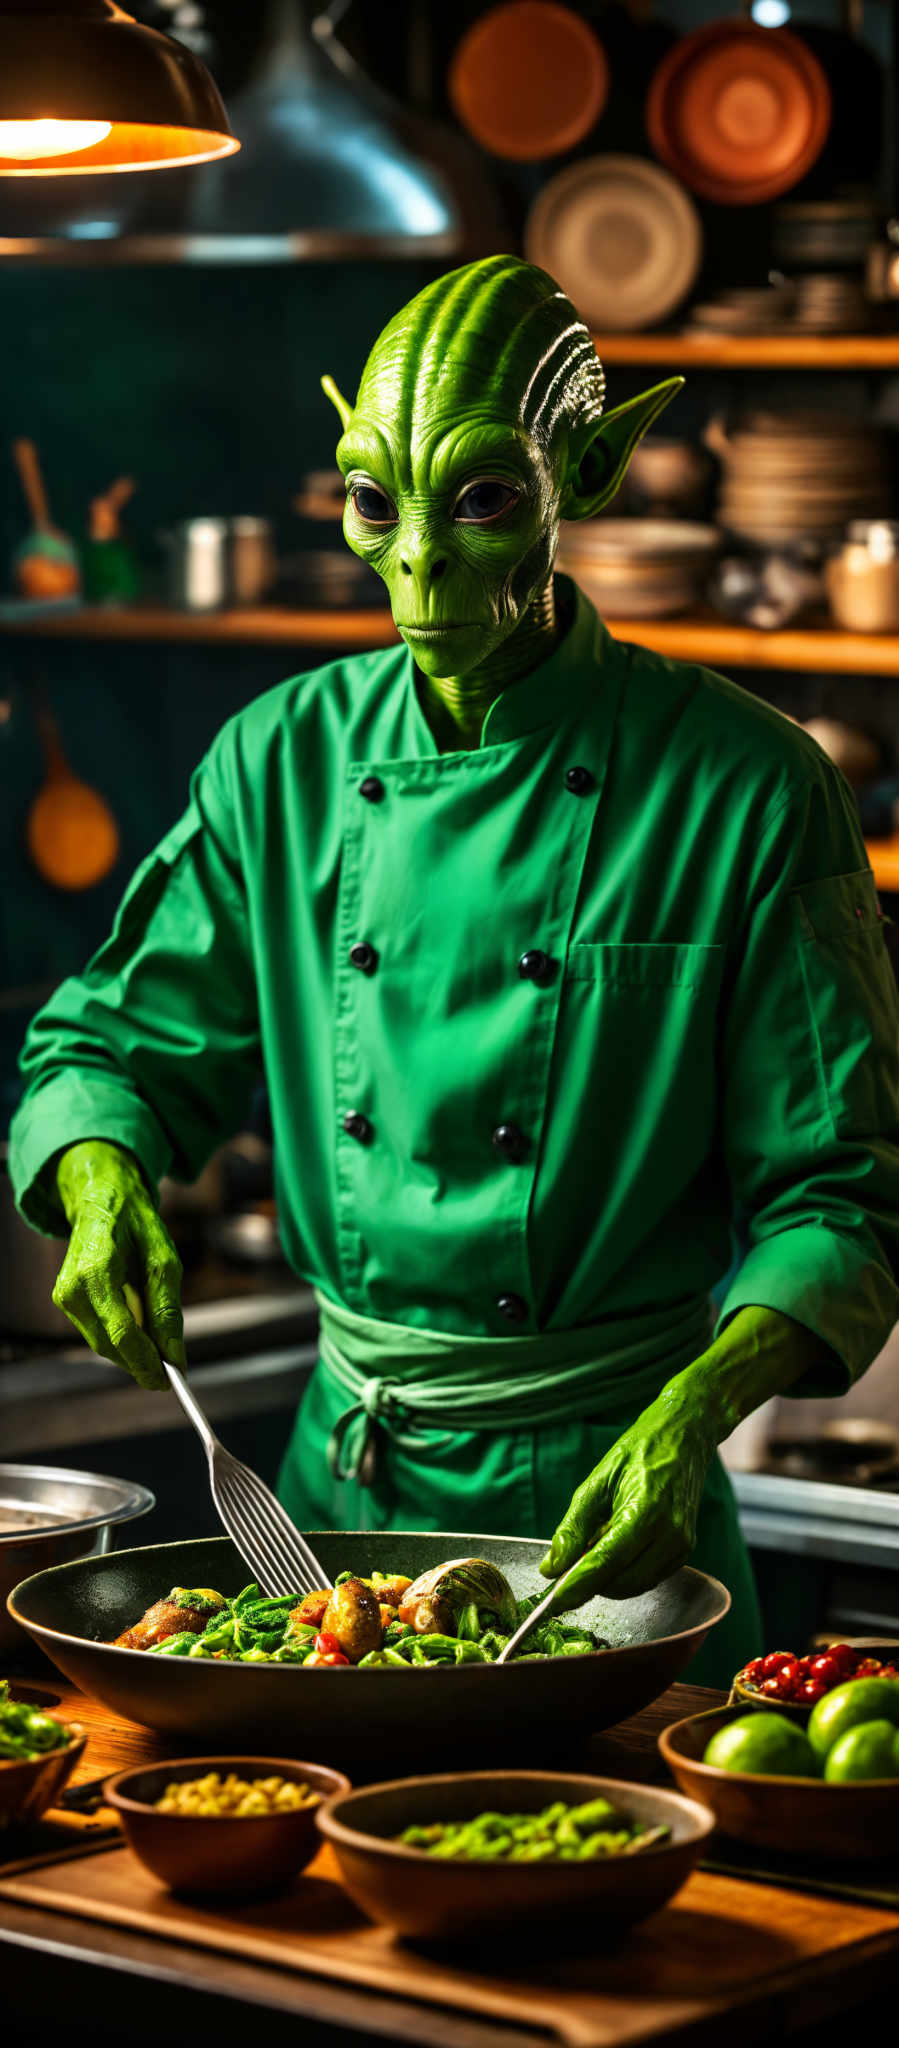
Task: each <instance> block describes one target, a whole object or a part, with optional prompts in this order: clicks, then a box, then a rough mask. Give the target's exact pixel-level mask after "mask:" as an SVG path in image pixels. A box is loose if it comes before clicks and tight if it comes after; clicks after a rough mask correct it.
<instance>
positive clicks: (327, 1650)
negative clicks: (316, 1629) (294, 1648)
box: [312, 1628, 349, 1662]
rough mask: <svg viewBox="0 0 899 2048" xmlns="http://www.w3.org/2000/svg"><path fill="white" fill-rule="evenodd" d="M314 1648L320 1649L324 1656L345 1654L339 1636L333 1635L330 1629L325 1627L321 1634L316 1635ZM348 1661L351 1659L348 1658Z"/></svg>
mask: <svg viewBox="0 0 899 2048" xmlns="http://www.w3.org/2000/svg"><path fill="white" fill-rule="evenodd" d="M312 1648H313V1650H319V1651H320V1652H321V1654H322V1656H324V1657H342V1656H343V1650H342V1648H341V1644H340V1640H339V1637H337V1636H334V1635H332V1634H331V1631H330V1629H325V1628H323V1629H322V1630H321V1632H320V1634H319V1635H317V1636H316V1638H315V1641H314V1643H313V1645H312ZM347 1662H349V1659H347Z"/></svg>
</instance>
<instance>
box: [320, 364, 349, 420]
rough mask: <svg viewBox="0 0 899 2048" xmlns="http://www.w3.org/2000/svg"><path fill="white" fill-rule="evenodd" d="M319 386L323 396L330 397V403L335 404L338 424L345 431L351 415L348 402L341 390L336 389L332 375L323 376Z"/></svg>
mask: <svg viewBox="0 0 899 2048" xmlns="http://www.w3.org/2000/svg"><path fill="white" fill-rule="evenodd" d="M321 387H322V390H323V392H324V394H325V397H326V398H330V400H331V404H332V405H336V407H337V410H338V412H339V414H340V424H341V426H342V428H343V431H344V433H346V430H347V427H348V426H349V424H350V421H351V419H352V417H353V408H352V406H351V405H349V404H348V402H347V400H346V399H345V398H344V396H343V394H342V392H340V391H338V389H337V386H336V384H335V382H334V379H333V377H323V378H322V380H321Z"/></svg>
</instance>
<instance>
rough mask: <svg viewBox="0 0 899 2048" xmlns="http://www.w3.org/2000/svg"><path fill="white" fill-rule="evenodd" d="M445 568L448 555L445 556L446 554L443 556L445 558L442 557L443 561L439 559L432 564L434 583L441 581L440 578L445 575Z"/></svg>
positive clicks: (432, 579) (432, 580)
mask: <svg viewBox="0 0 899 2048" xmlns="http://www.w3.org/2000/svg"><path fill="white" fill-rule="evenodd" d="M445 568H446V557H445V556H444V557H443V559H442V560H441V561H438V562H434V563H432V565H431V582H432V583H439V581H440V578H441V576H442V575H443V571H444V569H445Z"/></svg>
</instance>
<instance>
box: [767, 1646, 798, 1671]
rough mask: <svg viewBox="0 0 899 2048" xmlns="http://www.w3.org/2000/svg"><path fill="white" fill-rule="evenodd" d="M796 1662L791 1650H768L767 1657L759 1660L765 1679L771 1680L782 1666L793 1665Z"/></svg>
mask: <svg viewBox="0 0 899 2048" xmlns="http://www.w3.org/2000/svg"><path fill="white" fill-rule="evenodd" d="M796 1661H797V1659H796V1658H795V1656H794V1655H793V1652H792V1650H769V1652H768V1655H767V1657H763V1658H762V1660H761V1663H762V1670H763V1672H764V1674H765V1677H766V1678H773V1676H774V1673H775V1672H776V1671H780V1670H781V1669H782V1668H783V1666H784V1664H795V1663H796Z"/></svg>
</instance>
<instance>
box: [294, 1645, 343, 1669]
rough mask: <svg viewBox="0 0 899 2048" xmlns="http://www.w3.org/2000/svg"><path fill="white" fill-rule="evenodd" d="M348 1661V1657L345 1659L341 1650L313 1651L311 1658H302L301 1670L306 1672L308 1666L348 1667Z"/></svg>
mask: <svg viewBox="0 0 899 2048" xmlns="http://www.w3.org/2000/svg"><path fill="white" fill-rule="evenodd" d="M349 1661H350V1660H349V1657H345V1656H344V1654H343V1651H342V1650H313V1652H312V1655H311V1657H304V1658H303V1670H304V1671H305V1670H307V1668H308V1666H309V1665H310V1664H323V1665H324V1664H346V1665H349Z"/></svg>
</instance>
